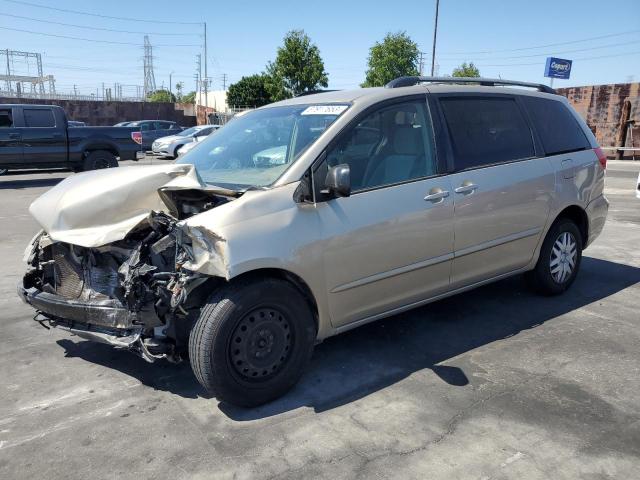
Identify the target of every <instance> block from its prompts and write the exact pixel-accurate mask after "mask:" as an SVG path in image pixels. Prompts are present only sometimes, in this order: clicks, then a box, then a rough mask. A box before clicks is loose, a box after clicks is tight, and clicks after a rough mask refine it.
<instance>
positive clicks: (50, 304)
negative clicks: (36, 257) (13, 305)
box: [18, 285, 141, 329]
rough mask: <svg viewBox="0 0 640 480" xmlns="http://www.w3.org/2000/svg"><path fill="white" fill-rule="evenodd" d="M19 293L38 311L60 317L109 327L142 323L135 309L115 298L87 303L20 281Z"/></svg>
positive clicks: (123, 327)
mask: <svg viewBox="0 0 640 480" xmlns="http://www.w3.org/2000/svg"><path fill="white" fill-rule="evenodd" d="M18 295H19V296H20V298H21V299H22V300H23V301H24V302H25V303H27V304H29V305H31V306H32V307H33V308H35V309H36V310H38V311H39V312H42V313H43V314H45V315H46V316H48V317H53V318H56V319H60V320H69V321H73V322H79V323H81V324H83V325H96V326H99V327H105V328H111V329H113V328H115V329H130V328H133V327H134V326H136V324H138V325H139V324H140V323H141V319H140V318H139V315H138V314H137V313H136V312H132V311H130V310H127V309H126V308H124V307H122V306H121V305H118V304H117V303H116V301H114V300H102V301H96V302H93V303H86V302H82V301H77V300H69V299H66V298H64V297H61V296H59V295H54V294H51V293H47V292H42V291H40V290H38V289H36V288H33V287H32V288H24V287H23V286H22V285H18Z"/></svg>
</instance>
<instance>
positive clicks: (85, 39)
mask: <svg viewBox="0 0 640 480" xmlns="http://www.w3.org/2000/svg"><path fill="white" fill-rule="evenodd" d="M4 1H5V2H8V1H10V0H4ZM11 1H12V0H11ZM0 29H2V30H11V31H13V32H23V33H31V34H33V35H43V36H45V37H55V38H66V39H68V40H79V41H83V42H94V43H108V44H112V45H134V46H136V47H144V45H143V44H141V43H133V42H117V41H114V40H96V39H93V38H84V37H72V36H70V35H56V34H53V33H43V32H34V31H33V30H22V29H19V28H9V27H0ZM200 46H201V45H197V44H194V45H188V44H183V45H180V44H174V43H168V44H156V47H200Z"/></svg>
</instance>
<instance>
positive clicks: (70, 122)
mask: <svg viewBox="0 0 640 480" xmlns="http://www.w3.org/2000/svg"><path fill="white" fill-rule="evenodd" d="M67 125H68V126H69V127H86V126H87V124H86V123H84V122H78V121H77V120H67Z"/></svg>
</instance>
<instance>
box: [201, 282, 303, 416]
mask: <svg viewBox="0 0 640 480" xmlns="http://www.w3.org/2000/svg"><path fill="white" fill-rule="evenodd" d="M315 338H316V328H315V321H314V318H313V314H312V312H311V309H310V307H309V304H308V302H307V301H306V300H305V298H304V297H303V296H302V295H301V294H300V292H299V291H298V290H297V289H296V288H295V287H294V286H293V285H291V284H290V283H288V282H286V281H283V280H279V279H273V278H264V279H257V280H256V279H254V280H240V281H239V282H237V283H232V284H229V285H227V286H224V287H222V288H221V289H220V290H218V291H217V292H215V293H214V294H213V295H212V296H211V297H210V298H209V300H208V301H207V304H206V305H205V306H204V307H203V308H202V310H201V313H200V317H199V318H198V320H197V321H196V323H195V325H194V327H193V330H192V331H191V334H190V336H189V358H190V361H191V367H192V369H193V372H194V373H195V375H196V378H197V379H198V381H199V382H200V384H202V386H203V387H204V388H206V389H207V390H208V391H209V392H210V393H211V394H213V395H214V396H216V397H217V398H218V399H219V400H221V401H225V402H228V403H231V404H234V405H239V406H243V407H253V406H257V405H261V404H263V403H266V402H269V401H271V400H274V399H276V398H278V397H280V396H281V395H283V394H284V393H286V392H287V391H288V390H289V389H290V388H291V387H293V386H294V385H295V384H296V382H297V381H298V379H299V378H300V377H301V375H302V373H303V371H304V369H305V367H306V365H307V364H308V362H309V360H310V358H311V354H312V352H313V345H314V342H315Z"/></svg>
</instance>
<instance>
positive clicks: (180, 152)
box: [177, 137, 207, 157]
mask: <svg viewBox="0 0 640 480" xmlns="http://www.w3.org/2000/svg"><path fill="white" fill-rule="evenodd" d="M205 138H207V137H199V138H196V139H195V140H194V141H193V142H191V143H187V144H185V145H183V146H181V147H180V148H178V151H177V154H178V156H179V157H180V156H182V155H184V154H185V153H188V152H190V151H191V150H193V148H194V147H196V146H198V145H199V144H200V143H202V140H204V139H205Z"/></svg>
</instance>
